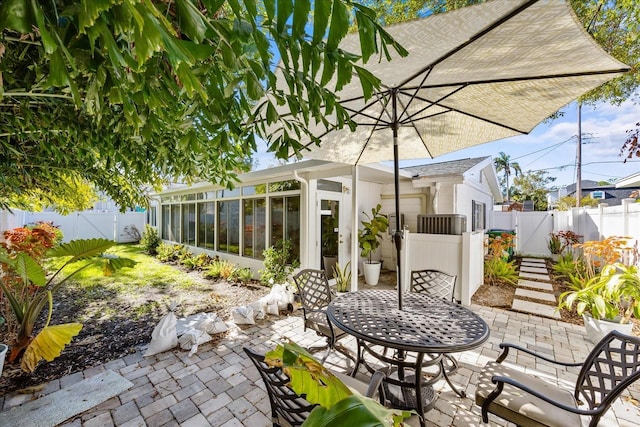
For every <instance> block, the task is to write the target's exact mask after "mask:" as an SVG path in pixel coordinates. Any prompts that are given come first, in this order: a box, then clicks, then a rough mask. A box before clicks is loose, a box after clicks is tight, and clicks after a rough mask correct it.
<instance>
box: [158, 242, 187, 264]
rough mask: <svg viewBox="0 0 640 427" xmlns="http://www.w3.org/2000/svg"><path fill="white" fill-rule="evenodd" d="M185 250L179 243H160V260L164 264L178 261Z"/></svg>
mask: <svg viewBox="0 0 640 427" xmlns="http://www.w3.org/2000/svg"><path fill="white" fill-rule="evenodd" d="M184 249H185V247H184V245H181V244H178V243H164V242H163V243H160V245H158V254H157V255H156V258H158V259H159V260H160V261H162V262H172V261H177V260H178V256H179V254H180V253H181V252H182V251H183V250H184Z"/></svg>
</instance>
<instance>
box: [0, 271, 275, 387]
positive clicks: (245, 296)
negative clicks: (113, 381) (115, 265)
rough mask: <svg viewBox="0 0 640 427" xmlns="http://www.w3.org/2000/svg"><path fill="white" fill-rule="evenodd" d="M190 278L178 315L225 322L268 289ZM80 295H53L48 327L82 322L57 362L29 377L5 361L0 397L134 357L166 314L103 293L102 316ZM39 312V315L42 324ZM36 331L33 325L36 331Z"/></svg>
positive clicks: (76, 292) (71, 290)
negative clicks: (215, 317)
mask: <svg viewBox="0 0 640 427" xmlns="http://www.w3.org/2000/svg"><path fill="white" fill-rule="evenodd" d="M190 274H192V277H193V278H194V279H195V280H197V281H198V282H199V283H198V286H197V287H196V288H195V289H193V290H191V289H190V290H184V291H183V290H180V305H179V306H178V308H177V310H176V316H178V317H182V316H186V315H190V314H195V313H200V312H213V313H217V314H218V315H219V316H220V317H222V318H223V319H225V320H230V318H231V312H230V309H231V308H233V307H237V306H241V305H246V304H247V303H249V302H252V301H256V300H258V299H259V298H261V297H262V296H264V295H266V294H268V293H269V288H267V287H265V286H262V285H259V284H257V283H253V284H251V283H250V284H248V285H236V284H231V283H227V282H226V281H217V282H216V281H212V280H207V279H203V278H202V277H201V276H200V274H199V273H197V272H193V273H190ZM83 292H84V291H82V290H78V289H75V288H73V287H71V286H69V287H67V288H66V289H65V291H64V292H62V291H61V292H58V293H57V294H56V296H55V297H54V304H55V307H54V310H53V316H52V319H51V324H52V325H55V324H60V323H67V322H80V323H82V324H83V328H82V330H81V331H80V334H78V335H77V336H76V337H75V338H74V339H73V340H72V341H71V343H70V344H68V345H67V346H66V347H65V349H64V350H63V352H62V354H61V355H60V356H59V357H58V358H56V359H54V360H53V361H52V362H47V363H41V364H40V365H39V366H38V367H37V369H36V370H35V372H34V373H33V374H26V373H24V372H23V371H22V370H21V369H20V366H19V364H8V361H5V365H4V370H3V372H2V377H0V396H2V395H5V394H9V393H13V392H15V391H17V390H21V389H24V392H25V393H29V394H30V393H34V392H37V391H38V389H40V388H42V387H43V386H44V384H45V383H47V382H49V381H52V380H54V379H57V378H60V377H63V376H65V375H69V374H72V373H74V372H80V371H83V370H85V369H87V368H90V367H92V366H96V365H99V364H103V363H106V362H108V361H111V360H115V359H118V358H121V357H124V356H126V355H128V354H131V353H135V352H136V351H137V350H138V349H140V348H141V347H142V346H145V345H146V344H148V343H149V341H150V340H151V332H152V331H153V328H154V327H155V326H156V324H157V323H158V321H159V320H160V318H161V317H162V316H164V315H165V314H166V308H165V307H164V306H161V305H160V304H157V305H156V306H155V307H154V308H153V310H152V311H151V312H149V313H144V314H141V313H138V312H136V309H135V307H132V306H131V305H130V304H127V303H117V302H115V301H116V300H115V299H110V298H109V295H103V296H102V298H103V299H104V301H107V302H108V313H105V311H104V307H99V308H96V307H95V305H94V304H92V303H90V304H87V303H86V301H87V300H86V298H83V297H85V296H86V295H82V293H83ZM146 297H147V298H148V301H151V300H153V299H154V298H156V297H157V296H156V295H155V294H153V293H149V294H148V295H147V296H146ZM136 298H145V295H136ZM79 301H84V302H79ZM45 312H46V310H45ZM45 314H46V313H43V318H42V319H41V321H42V322H44V315H45ZM87 318H88V320H86V319H87ZM83 319H85V320H83ZM38 329H39V327H37V328H36V330H38ZM5 335H6V329H4V330H3V331H1V332H0V342H7V340H6V337H5ZM224 336H225V333H223V334H217V335H215V336H214V339H216V340H219V339H221V338H223V337H224ZM7 357H8V355H7Z"/></svg>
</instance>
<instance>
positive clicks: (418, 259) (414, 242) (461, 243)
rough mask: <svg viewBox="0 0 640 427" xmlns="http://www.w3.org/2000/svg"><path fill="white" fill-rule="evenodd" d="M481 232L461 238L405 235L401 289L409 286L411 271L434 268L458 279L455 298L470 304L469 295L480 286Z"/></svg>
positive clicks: (481, 260)
mask: <svg viewBox="0 0 640 427" xmlns="http://www.w3.org/2000/svg"><path fill="white" fill-rule="evenodd" d="M483 244H484V233H483V232H481V231H474V232H471V233H462V235H446V234H423V233H409V232H405V239H404V251H403V258H402V265H403V268H402V274H403V276H402V277H403V289H404V290H409V289H410V287H411V271H412V270H424V269H436V270H440V271H444V272H445V273H448V274H453V275H456V276H457V279H456V289H455V293H454V295H455V298H456V299H457V300H459V301H461V302H462V304H463V305H470V304H471V296H472V295H473V294H474V293H475V292H476V290H478V288H479V287H480V285H482V283H483V275H484V264H483V261H484V250H483V249H484V248H483Z"/></svg>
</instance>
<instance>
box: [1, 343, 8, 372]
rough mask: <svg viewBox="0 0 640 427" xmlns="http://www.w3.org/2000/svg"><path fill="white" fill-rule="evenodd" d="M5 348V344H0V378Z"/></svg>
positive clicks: (5, 353) (5, 352) (6, 348)
mask: <svg viewBox="0 0 640 427" xmlns="http://www.w3.org/2000/svg"><path fill="white" fill-rule="evenodd" d="M8 349H9V347H7V345H6V344H0V376H2V368H3V367H4V358H5V356H6V355H7V350H8Z"/></svg>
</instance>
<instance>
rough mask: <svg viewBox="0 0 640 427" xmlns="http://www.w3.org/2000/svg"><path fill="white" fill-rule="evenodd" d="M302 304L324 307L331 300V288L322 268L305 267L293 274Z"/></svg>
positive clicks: (306, 306)
mask: <svg viewBox="0 0 640 427" xmlns="http://www.w3.org/2000/svg"><path fill="white" fill-rule="evenodd" d="M293 281H294V282H296V286H297V287H298V292H299V293H300V300H301V302H302V306H303V307H304V308H306V309H311V310H317V309H322V308H325V307H326V306H327V305H329V303H330V302H331V288H330V287H329V281H328V280H327V276H326V275H325V274H324V271H323V270H313V269H306V270H302V271H301V272H299V273H298V274H296V275H295V276H293Z"/></svg>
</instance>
